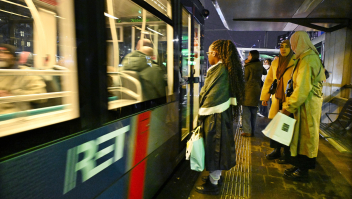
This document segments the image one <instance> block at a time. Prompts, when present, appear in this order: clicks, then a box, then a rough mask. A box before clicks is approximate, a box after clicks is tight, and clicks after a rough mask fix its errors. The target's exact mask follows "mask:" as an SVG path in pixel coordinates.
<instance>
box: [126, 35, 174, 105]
mask: <svg viewBox="0 0 352 199" xmlns="http://www.w3.org/2000/svg"><path fill="white" fill-rule="evenodd" d="M152 56H153V44H152V42H151V41H150V40H149V39H143V40H142V39H141V40H139V41H138V43H137V46H136V50H135V51H133V52H131V53H129V54H128V55H126V56H125V57H124V59H123V61H122V66H123V68H122V71H124V70H127V71H135V72H137V73H138V75H139V78H140V80H141V85H142V94H143V101H146V100H150V99H156V98H160V97H164V96H166V85H167V84H166V80H165V78H164V77H165V74H164V72H163V69H162V68H160V66H159V65H158V63H156V62H155V61H154V60H152V58H151V57H152ZM122 86H123V85H122Z"/></svg>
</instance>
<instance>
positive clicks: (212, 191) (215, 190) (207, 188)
mask: <svg viewBox="0 0 352 199" xmlns="http://www.w3.org/2000/svg"><path fill="white" fill-rule="evenodd" d="M196 191H197V192H198V193H201V194H209V195H218V194H219V193H220V189H219V187H218V185H215V184H212V183H211V182H210V180H209V178H208V179H207V180H206V181H205V183H204V184H202V185H200V186H196Z"/></svg>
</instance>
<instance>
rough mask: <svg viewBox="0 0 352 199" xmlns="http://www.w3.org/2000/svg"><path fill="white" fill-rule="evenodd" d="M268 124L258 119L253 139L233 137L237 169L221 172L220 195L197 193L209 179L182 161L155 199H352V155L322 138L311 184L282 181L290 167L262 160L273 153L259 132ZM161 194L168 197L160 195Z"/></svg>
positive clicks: (311, 172) (263, 119) (266, 120)
mask: <svg viewBox="0 0 352 199" xmlns="http://www.w3.org/2000/svg"><path fill="white" fill-rule="evenodd" d="M268 122H269V120H268V119H267V118H258V119H257V124H258V129H257V131H256V134H255V137H251V138H242V137H238V138H237V139H236V136H235V140H236V144H237V145H238V146H236V148H237V156H238V158H239V160H238V161H237V165H236V167H234V168H233V169H231V170H230V171H227V172H223V176H225V183H224V185H223V187H222V188H221V195H218V196H209V195H203V194H199V193H197V192H196V191H195V189H194V186H195V185H199V184H202V181H201V176H205V175H208V173H207V172H206V171H204V172H202V173H201V174H200V175H199V173H197V172H194V171H191V170H190V169H189V162H188V161H185V162H183V163H182V164H181V165H183V166H180V167H182V169H181V170H180V169H178V170H177V171H176V173H175V174H174V176H173V177H172V178H171V180H170V181H169V183H167V184H166V185H165V189H164V190H162V191H161V192H160V193H161V194H159V195H158V197H156V198H158V199H164V198H165V199H172V198H180V199H181V198H184V199H215V198H224V199H234V198H253V199H257V198H258V199H262V198H264V199H266V198H269V199H276V198H280V199H281V198H287V199H296V198H297V199H301V198H302V199H306V198H319V199H320V198H327V199H330V198H342V199H345V198H352V155H351V154H342V153H339V152H338V151H337V150H336V149H335V148H333V147H332V146H331V145H330V144H329V143H328V142H327V141H326V140H324V139H323V138H321V139H320V143H319V153H318V157H317V165H316V169H314V170H311V171H310V173H309V175H310V182H309V183H301V182H293V181H289V180H286V179H284V178H283V172H284V170H285V169H286V168H289V167H291V166H290V165H280V164H277V162H276V161H277V160H271V161H269V160H267V159H265V155H266V154H268V153H270V152H271V150H272V149H271V148H270V147H269V139H268V138H266V137H265V136H264V135H263V134H262V133H261V130H262V129H263V128H264V127H265V126H266V125H267V123H268ZM237 133H239V132H237ZM237 136H238V135H237ZM239 153H241V154H239ZM246 154H248V155H246ZM247 156H248V157H247ZM246 176H248V177H246ZM191 187H192V188H191ZM164 192H166V193H169V194H164V195H162V193H164ZM181 193H182V194H181ZM187 193H189V194H187Z"/></svg>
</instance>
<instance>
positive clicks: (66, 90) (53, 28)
mask: <svg viewBox="0 0 352 199" xmlns="http://www.w3.org/2000/svg"><path fill="white" fill-rule="evenodd" d="M0 7H1V9H0V128H1V132H0V136H5V135H9V134H13V133H17V132H20V131H25V130H30V129H33V128H37V127H41V126H46V125H49V124H54V123H58V122H62V121H65V120H68V119H72V118H75V117H78V106H77V85H76V84H77V80H76V79H75V78H76V60H75V57H76V56H75V31H74V18H73V12H74V9H73V1H70V0H68V1H60V3H58V1H56V0H49V1H42V0H12V1H6V0H2V1H0Z"/></svg>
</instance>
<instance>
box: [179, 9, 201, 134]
mask: <svg viewBox="0 0 352 199" xmlns="http://www.w3.org/2000/svg"><path fill="white" fill-rule="evenodd" d="M192 23H193V24H192ZM200 29H201V26H200V24H199V23H198V22H197V21H196V20H195V19H192V15H191V14H190V13H189V12H188V11H187V10H186V9H185V8H183V10H182V44H181V68H180V73H181V77H182V78H181V97H180V103H181V115H182V119H181V125H182V140H183V139H184V138H185V137H186V136H187V135H188V134H189V132H190V131H191V130H192V128H194V127H196V125H197V115H198V109H199V92H200V85H199V76H200V63H201V56H200V54H201V53H200V52H201V51H200V49H201V42H200V33H201V30H200Z"/></svg>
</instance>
